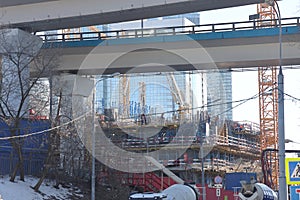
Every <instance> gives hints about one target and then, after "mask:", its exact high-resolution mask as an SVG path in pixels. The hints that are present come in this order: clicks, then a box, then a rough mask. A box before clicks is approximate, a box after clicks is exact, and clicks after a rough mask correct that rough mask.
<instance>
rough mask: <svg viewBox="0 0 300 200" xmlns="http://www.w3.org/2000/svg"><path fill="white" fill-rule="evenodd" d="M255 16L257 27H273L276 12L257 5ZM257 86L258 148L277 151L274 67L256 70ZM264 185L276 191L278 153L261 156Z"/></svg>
mask: <svg viewBox="0 0 300 200" xmlns="http://www.w3.org/2000/svg"><path fill="white" fill-rule="evenodd" d="M257 14H258V15H259V20H258V21H257V27H259V28H266V27H274V26H275V25H276V24H275V19H276V11H275V10H274V8H273V7H272V6H270V5H268V4H266V3H261V4H257ZM258 85H259V94H260V95H259V116H260V130H261V137H260V142H261V144H260V146H261V152H264V150H265V149H278V120H277V119H278V117H277V114H278V104H277V102H278V92H277V89H276V88H277V73H276V67H274V66H267V67H259V68H258ZM263 157H264V158H265V160H263V163H264V164H263V166H262V167H263V172H264V173H267V174H264V183H265V184H266V185H268V186H269V187H271V188H272V189H274V190H277V189H278V179H279V177H278V173H279V172H278V170H279V162H278V153H277V151H272V152H269V155H268V156H267V157H266V156H263Z"/></svg>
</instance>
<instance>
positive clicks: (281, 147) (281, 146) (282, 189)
mask: <svg viewBox="0 0 300 200" xmlns="http://www.w3.org/2000/svg"><path fill="white" fill-rule="evenodd" d="M265 3H267V4H268V5H270V6H272V7H273V8H274V10H275V12H276V15H277V18H278V25H279V73H278V140H279V142H278V159H279V200H285V199H286V198H287V188H286V176H285V133H284V85H283V84H284V83H283V79H284V78H283V74H282V26H281V14H280V9H279V5H278V3H277V1H276V0H265ZM275 6H276V8H275Z"/></svg>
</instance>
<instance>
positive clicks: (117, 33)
mask: <svg viewBox="0 0 300 200" xmlns="http://www.w3.org/2000/svg"><path fill="white" fill-rule="evenodd" d="M257 23H260V24H262V25H260V26H259V27H258V26H257ZM272 23H273V24H275V26H276V27H278V20H276V19H275V20H256V21H240V22H228V23H218V24H204V25H192V26H172V27H162V28H144V29H125V30H113V31H99V32H91V31H87V32H66V33H63V32H62V30H58V31H57V33H46V34H45V33H44V32H40V33H37V35H38V36H40V37H41V38H42V39H43V40H44V42H65V41H83V40H84V41H85V40H106V39H118V38H140V37H151V36H167V35H181V34H197V33H212V32H225V31H238V30H255V29H258V28H263V27H270V24H272ZM281 24H282V27H285V26H300V17H293V18H283V19H282V20H281ZM74 30H75V29H74Z"/></svg>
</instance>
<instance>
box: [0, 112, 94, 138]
mask: <svg viewBox="0 0 300 200" xmlns="http://www.w3.org/2000/svg"><path fill="white" fill-rule="evenodd" d="M90 112H91V111H89V112H86V113H85V114H83V115H81V116H79V117H77V118H75V119H73V120H71V121H69V122H66V123H64V124H62V125H59V126H55V127H52V128H49V129H46V130H42V131H37V132H33V133H29V134H24V135H15V136H8V137H1V138H0V141H1V140H11V139H19V138H27V137H31V136H35V135H40V134H43V133H48V132H49V131H53V130H55V129H59V128H61V127H64V126H66V125H69V124H71V123H73V122H75V121H77V120H80V119H81V118H83V117H85V116H86V115H87V114H88V113H90Z"/></svg>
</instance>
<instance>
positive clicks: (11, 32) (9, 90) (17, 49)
mask: <svg viewBox="0 0 300 200" xmlns="http://www.w3.org/2000/svg"><path fill="white" fill-rule="evenodd" d="M42 44H43V42H42V41H41V40H40V39H39V38H37V37H36V36H33V35H31V34H29V33H26V32H24V31H21V30H19V29H3V30H0V52H1V54H2V68H1V70H2V73H1V84H0V88H1V96H0V117H1V118H3V119H4V120H5V121H6V122H7V124H8V126H9V131H10V136H11V139H10V142H11V144H12V147H13V149H14V150H15V152H16V154H17V157H18V161H17V164H16V165H15V166H14V168H13V171H12V173H11V176H10V181H12V182H13V181H14V180H15V178H16V175H17V173H18V172H19V173H20V180H22V181H25V173H24V157H23V149H22V148H23V145H24V141H25V140H24V138H23V137H20V136H21V135H22V134H23V133H22V127H21V123H22V120H23V119H28V118H29V117H30V116H29V111H30V110H37V111H38V112H37V113H36V114H38V113H40V112H41V111H42V110H44V109H45V108H46V107H47V106H48V105H49V104H48V103H49V102H48V98H47V95H44V96H43V95H42V96H40V99H39V98H38V96H36V95H34V93H36V92H37V91H38V93H39V94H42V92H41V91H43V92H46V91H47V90H45V88H47V87H46V85H47V84H46V82H45V81H41V79H42V77H45V76H46V75H49V73H50V71H51V70H53V69H54V68H55V67H56V66H57V61H58V59H57V56H56V54H55V53H53V52H50V51H47V50H43V51H41V50H40V49H41V47H42ZM41 89H42V90H41ZM30 99H34V101H33V102H34V104H30ZM31 105H34V106H31ZM37 105H39V108H38V109H37Z"/></svg>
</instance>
